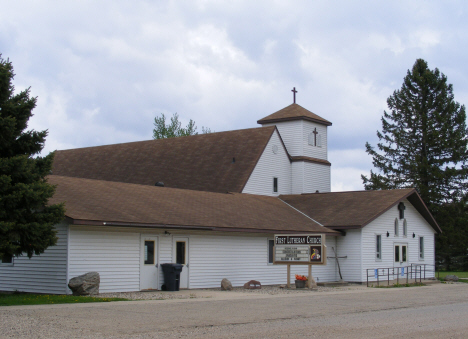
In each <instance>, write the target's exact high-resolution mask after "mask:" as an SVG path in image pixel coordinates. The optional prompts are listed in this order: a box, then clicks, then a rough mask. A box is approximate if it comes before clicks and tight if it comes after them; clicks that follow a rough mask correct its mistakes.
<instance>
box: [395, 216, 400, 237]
mask: <svg viewBox="0 0 468 339" xmlns="http://www.w3.org/2000/svg"><path fill="white" fill-rule="evenodd" d="M398 226H399V225H398V219H397V218H395V237H398Z"/></svg>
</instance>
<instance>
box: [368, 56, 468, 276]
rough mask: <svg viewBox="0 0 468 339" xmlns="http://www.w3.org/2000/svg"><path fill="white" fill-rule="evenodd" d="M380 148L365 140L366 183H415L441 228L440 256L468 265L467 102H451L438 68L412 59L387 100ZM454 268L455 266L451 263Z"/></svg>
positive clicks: (379, 186)
mask: <svg viewBox="0 0 468 339" xmlns="http://www.w3.org/2000/svg"><path fill="white" fill-rule="evenodd" d="M387 104H388V107H389V110H390V112H386V111H384V115H383V117H382V132H380V131H377V136H378V138H379V141H380V142H379V143H378V144H377V147H378V151H377V150H375V149H374V148H373V147H372V146H371V145H370V144H369V143H366V151H367V153H368V154H370V155H371V156H372V158H373V165H374V167H375V168H377V169H378V170H379V173H375V172H373V171H372V170H371V172H370V177H367V176H364V175H362V176H361V178H362V180H363V183H364V187H365V189H367V190H371V189H394V188H408V187H414V188H416V189H417V191H418V192H419V194H420V195H421V198H422V199H423V200H424V202H425V203H426V204H427V206H428V208H429V210H430V211H431V213H432V214H433V215H434V217H435V219H436V220H437V222H438V224H439V225H440V227H441V229H442V232H443V233H442V234H440V235H439V236H438V237H437V238H436V249H437V252H436V253H437V255H438V261H439V262H441V263H443V264H444V265H445V267H446V268H450V265H451V264H453V261H454V260H455V258H457V257H458V258H465V259H463V260H458V261H459V262H458V263H457V265H458V267H459V268H462V265H463V266H465V268H466V267H467V262H466V258H467V254H468V214H467V212H468V207H467V201H468V190H467V188H468V185H467V178H468V167H467V161H468V149H467V145H468V136H467V132H468V130H467V127H466V114H465V107H464V106H463V105H460V104H459V103H458V102H455V101H454V97H453V89H452V85H451V84H447V77H446V76H445V75H444V74H442V73H440V72H439V70H438V69H437V68H436V69H435V70H433V71H432V70H430V69H429V68H428V66H427V63H426V62H425V61H424V60H422V59H418V60H416V62H415V64H414V66H413V68H412V70H411V71H409V70H408V73H407V75H406V77H405V78H404V82H403V85H402V87H401V89H400V90H397V91H395V92H394V93H393V95H391V96H390V97H389V98H388V99H387ZM452 267H453V266H452Z"/></svg>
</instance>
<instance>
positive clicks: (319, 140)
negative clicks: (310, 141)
mask: <svg viewBox="0 0 468 339" xmlns="http://www.w3.org/2000/svg"><path fill="white" fill-rule="evenodd" d="M316 146H317V147H322V136H321V135H320V134H319V135H317V145H316Z"/></svg>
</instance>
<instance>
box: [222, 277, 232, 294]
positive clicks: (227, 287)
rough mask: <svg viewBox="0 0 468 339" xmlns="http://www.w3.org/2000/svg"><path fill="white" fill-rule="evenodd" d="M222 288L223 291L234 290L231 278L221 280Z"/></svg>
mask: <svg viewBox="0 0 468 339" xmlns="http://www.w3.org/2000/svg"><path fill="white" fill-rule="evenodd" d="M221 290H222V291H230V290H232V284H231V282H230V281H229V280H227V279H226V278H224V279H223V280H221Z"/></svg>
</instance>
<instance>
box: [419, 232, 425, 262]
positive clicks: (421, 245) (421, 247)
mask: <svg viewBox="0 0 468 339" xmlns="http://www.w3.org/2000/svg"><path fill="white" fill-rule="evenodd" d="M419 259H420V260H422V259H424V237H419Z"/></svg>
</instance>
